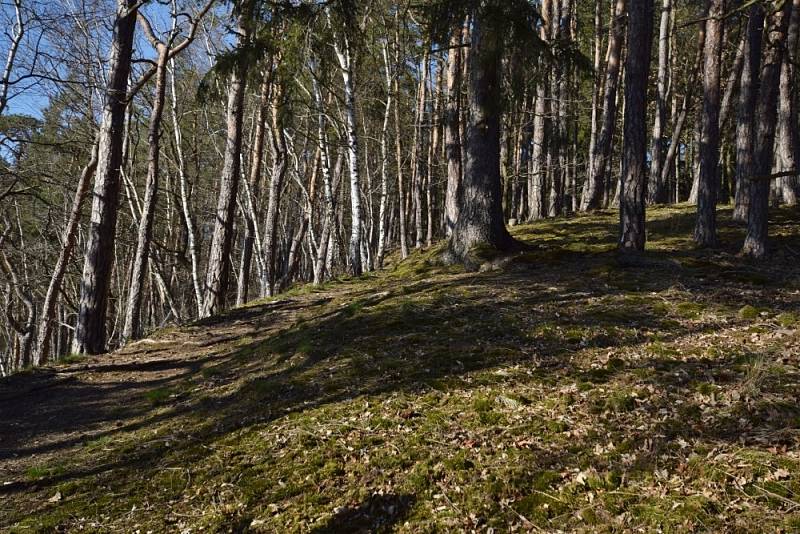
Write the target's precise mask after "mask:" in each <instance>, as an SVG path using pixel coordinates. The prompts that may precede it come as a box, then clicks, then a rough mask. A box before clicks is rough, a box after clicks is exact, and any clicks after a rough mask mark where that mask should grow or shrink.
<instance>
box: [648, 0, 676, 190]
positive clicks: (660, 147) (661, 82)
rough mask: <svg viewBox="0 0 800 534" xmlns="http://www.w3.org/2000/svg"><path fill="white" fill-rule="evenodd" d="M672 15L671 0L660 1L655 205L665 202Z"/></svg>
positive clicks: (653, 154)
mask: <svg viewBox="0 0 800 534" xmlns="http://www.w3.org/2000/svg"><path fill="white" fill-rule="evenodd" d="M671 14H672V0H662V4H661V27H660V31H659V37H658V88H657V89H658V91H657V97H656V113H655V122H654V124H653V142H652V148H651V150H650V155H651V156H650V158H651V164H650V182H649V187H648V190H649V201H650V203H651V204H657V203H659V202H663V201H664V200H665V193H666V191H665V187H664V185H665V182H664V180H662V172H661V169H662V168H663V166H664V149H665V143H664V141H665V139H664V131H665V128H666V122H667V100H668V99H669V86H668V82H669V80H668V76H669V72H668V71H669V55H670V48H669V43H670V39H669V34H670V19H671Z"/></svg>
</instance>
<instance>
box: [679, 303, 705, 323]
mask: <svg viewBox="0 0 800 534" xmlns="http://www.w3.org/2000/svg"><path fill="white" fill-rule="evenodd" d="M704 309H705V306H704V305H703V304H701V303H699V302H681V303H679V304H678V305H677V306H675V313H676V314H677V315H678V316H680V317H683V318H684V319H696V318H698V317H700V314H701V313H703V310H704Z"/></svg>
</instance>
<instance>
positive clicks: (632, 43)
mask: <svg viewBox="0 0 800 534" xmlns="http://www.w3.org/2000/svg"><path fill="white" fill-rule="evenodd" d="M629 17H630V20H629V26H628V56H627V60H626V64H625V135H624V141H623V149H622V151H623V154H622V181H621V184H620V186H621V190H620V195H619V196H620V238H619V246H620V249H621V250H623V251H642V250H644V245H645V240H646V234H645V196H646V194H647V168H646V165H647V131H646V127H645V124H646V117H647V79H648V75H649V73H650V50H651V47H652V39H653V0H636V1H634V2H631V4H630V7H629Z"/></svg>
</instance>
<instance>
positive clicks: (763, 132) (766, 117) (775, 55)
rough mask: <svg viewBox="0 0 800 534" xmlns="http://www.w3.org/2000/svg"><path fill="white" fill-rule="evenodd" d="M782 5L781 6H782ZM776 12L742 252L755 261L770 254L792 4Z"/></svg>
mask: <svg viewBox="0 0 800 534" xmlns="http://www.w3.org/2000/svg"><path fill="white" fill-rule="evenodd" d="M781 5H782V7H781ZM769 7H770V9H772V10H773V12H772V14H771V15H770V16H769V19H768V20H769V22H768V24H767V36H766V42H765V44H764V55H763V63H762V67H761V81H760V88H759V93H758V103H757V105H756V130H755V149H754V153H753V176H750V177H749V179H750V180H751V182H752V183H751V184H750V210H749V213H748V219H747V236H746V237H745V241H744V247H743V248H742V253H743V254H744V255H746V256H750V257H753V258H757V259H760V258H763V257H765V256H766V254H767V239H768V218H767V217H768V210H769V188H770V180H767V179H764V177H765V176H768V175H769V174H770V170H771V169H772V161H773V157H774V147H775V125H776V119H777V104H778V96H779V92H780V87H779V85H780V84H779V82H780V76H781V65H782V64H783V54H784V48H785V47H786V40H787V30H788V26H789V18H790V16H791V12H792V3H791V2H787V1H783V0H776V1H774V2H771V3H770V6H769Z"/></svg>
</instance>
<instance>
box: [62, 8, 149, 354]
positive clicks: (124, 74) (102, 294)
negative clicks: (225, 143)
mask: <svg viewBox="0 0 800 534" xmlns="http://www.w3.org/2000/svg"><path fill="white" fill-rule="evenodd" d="M136 12H137V3H136V2H135V1H134V0H117V17H116V20H115V22H114V32H113V35H112V39H111V57H110V59H109V74H108V86H107V87H106V92H105V99H104V103H103V113H102V119H101V123H100V133H99V141H98V153H97V154H98V156H97V158H98V164H97V171H96V173H95V184H94V195H93V201H92V216H91V223H90V225H89V231H88V237H87V245H86V256H85V259H84V265H83V276H82V278H81V301H80V310H79V312H78V319H77V324H76V326H75V340H74V343H73V352H75V353H89V354H100V353H103V352H105V351H106V324H105V323H106V311H107V308H108V293H109V290H110V282H111V270H112V264H113V259H114V240H115V234H116V228H117V212H118V208H119V190H120V168H121V167H122V160H123V154H122V149H123V141H124V135H123V134H124V123H125V108H126V107H127V103H128V98H127V96H128V93H127V91H128V77H129V75H130V70H131V56H132V53H133V36H134V31H135V29H136Z"/></svg>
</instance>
